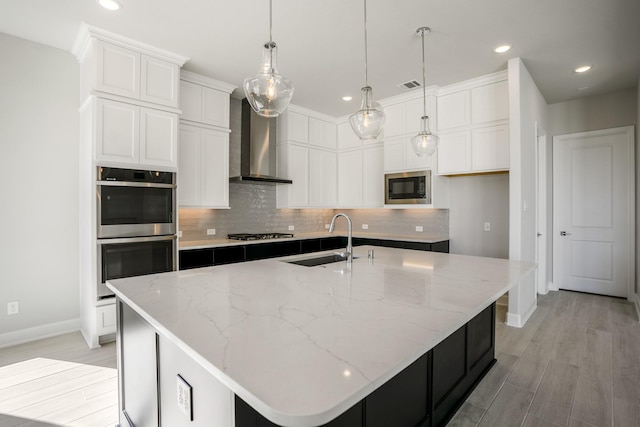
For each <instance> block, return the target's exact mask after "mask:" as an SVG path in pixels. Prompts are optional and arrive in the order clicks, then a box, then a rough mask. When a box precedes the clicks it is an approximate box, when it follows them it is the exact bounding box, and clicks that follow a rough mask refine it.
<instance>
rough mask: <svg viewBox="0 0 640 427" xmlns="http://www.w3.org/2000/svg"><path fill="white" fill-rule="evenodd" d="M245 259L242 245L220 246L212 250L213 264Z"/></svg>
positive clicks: (230, 262)
mask: <svg viewBox="0 0 640 427" xmlns="http://www.w3.org/2000/svg"><path fill="white" fill-rule="evenodd" d="M245 260H246V256H245V247H244V246H222V247H219V248H215V249H214V250H213V265H223V264H234V263H236V262H244V261H245Z"/></svg>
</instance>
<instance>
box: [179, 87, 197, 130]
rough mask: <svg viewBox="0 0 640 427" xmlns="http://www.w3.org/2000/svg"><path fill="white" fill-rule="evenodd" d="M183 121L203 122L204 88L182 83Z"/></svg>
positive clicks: (181, 106) (181, 115)
mask: <svg viewBox="0 0 640 427" xmlns="http://www.w3.org/2000/svg"><path fill="white" fill-rule="evenodd" d="M180 110H182V113H181V114H180V119H181V120H189V121H191V122H201V121H202V86H200V85H197V84H194V83H191V82H185V81H180Z"/></svg>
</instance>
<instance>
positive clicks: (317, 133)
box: [309, 117, 337, 149]
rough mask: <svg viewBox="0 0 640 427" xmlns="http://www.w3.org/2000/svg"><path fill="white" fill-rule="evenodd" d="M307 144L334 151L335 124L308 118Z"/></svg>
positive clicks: (335, 140)
mask: <svg viewBox="0 0 640 427" xmlns="http://www.w3.org/2000/svg"><path fill="white" fill-rule="evenodd" d="M309 144H311V145H315V146H317V147H323V148H329V149H335V148H336V145H337V129H336V124H335V123H330V122H327V121H325V120H320V119H316V118H315V117H309Z"/></svg>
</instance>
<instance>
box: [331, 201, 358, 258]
mask: <svg viewBox="0 0 640 427" xmlns="http://www.w3.org/2000/svg"><path fill="white" fill-rule="evenodd" d="M339 216H343V217H344V218H345V219H346V220H347V225H348V226H349V234H348V236H347V254H346V255H347V263H351V261H352V260H353V245H352V239H351V236H352V231H353V230H352V225H351V218H349V216H348V215H347V214H345V213H342V212H340V213H337V214H335V215H334V216H333V218H331V225H330V226H329V233H333V229H334V228H335V225H336V218H338V217H339Z"/></svg>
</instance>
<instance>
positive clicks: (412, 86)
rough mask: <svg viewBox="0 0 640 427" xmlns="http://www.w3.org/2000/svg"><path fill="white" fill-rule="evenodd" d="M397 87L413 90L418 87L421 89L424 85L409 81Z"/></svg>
mask: <svg viewBox="0 0 640 427" xmlns="http://www.w3.org/2000/svg"><path fill="white" fill-rule="evenodd" d="M396 86H397V87H399V88H400V89H402V90H411V89H415V88H417V87H421V86H422V83H420V82H419V81H417V80H409V81H408V82H404V83H400V84H399V85H396Z"/></svg>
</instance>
